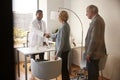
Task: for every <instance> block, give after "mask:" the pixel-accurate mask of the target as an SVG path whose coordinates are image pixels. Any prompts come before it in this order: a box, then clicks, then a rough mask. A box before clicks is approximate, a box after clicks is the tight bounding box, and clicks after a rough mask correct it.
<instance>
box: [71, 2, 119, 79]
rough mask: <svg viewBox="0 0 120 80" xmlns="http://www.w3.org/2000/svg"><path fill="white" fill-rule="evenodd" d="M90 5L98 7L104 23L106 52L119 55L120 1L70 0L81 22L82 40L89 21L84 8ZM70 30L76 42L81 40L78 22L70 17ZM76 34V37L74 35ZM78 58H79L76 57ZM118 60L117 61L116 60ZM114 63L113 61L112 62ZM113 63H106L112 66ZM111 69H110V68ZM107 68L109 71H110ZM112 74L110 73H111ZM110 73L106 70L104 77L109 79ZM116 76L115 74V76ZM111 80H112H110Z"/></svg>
mask: <svg viewBox="0 0 120 80" xmlns="http://www.w3.org/2000/svg"><path fill="white" fill-rule="evenodd" d="M90 4H94V5H96V6H98V8H99V12H100V15H101V16H102V17H103V18H104V20H105V23H106V30H105V41H106V47H107V51H108V53H109V54H111V55H120V53H119V49H120V42H119V41H120V20H119V19H120V15H119V14H120V0H71V9H72V10H74V11H75V12H76V13H77V14H78V15H79V17H80V18H81V20H82V22H83V27H84V39H85V36H86V33H87V30H88V27H89V23H90V20H88V19H87V17H86V12H85V11H86V7H87V6H88V5H90ZM71 17H72V18H71V25H72V26H71V28H72V32H73V35H74V36H75V38H76V41H78V42H79V41H80V40H81V28H80V24H79V22H78V20H76V18H75V17H74V16H71ZM76 34H77V35H76ZM78 58H79V57H78ZM117 60H118V59H117ZM113 62H114V61H113ZM113 62H111V63H109V61H108V63H109V64H113ZM111 68H112V67H111ZM111 68H109V69H111ZM111 73H112V72H111ZM110 75H111V74H110V73H108V72H107V70H106V71H105V72H104V76H106V77H108V78H110ZM115 75H117V74H115ZM112 80H113V79H112Z"/></svg>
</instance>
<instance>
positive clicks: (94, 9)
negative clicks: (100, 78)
mask: <svg viewBox="0 0 120 80" xmlns="http://www.w3.org/2000/svg"><path fill="white" fill-rule="evenodd" d="M87 9H90V10H92V12H93V13H95V14H97V13H98V8H97V6H95V5H89V6H88V7H87Z"/></svg>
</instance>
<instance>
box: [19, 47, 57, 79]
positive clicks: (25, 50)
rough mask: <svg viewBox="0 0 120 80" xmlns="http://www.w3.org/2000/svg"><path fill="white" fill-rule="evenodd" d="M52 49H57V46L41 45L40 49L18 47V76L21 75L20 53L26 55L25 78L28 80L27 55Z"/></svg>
mask: <svg viewBox="0 0 120 80" xmlns="http://www.w3.org/2000/svg"><path fill="white" fill-rule="evenodd" d="M50 51H55V48H54V47H52V48H48V47H40V48H39V49H37V48H17V63H18V77H20V67H19V66H20V65H19V53H21V54H23V55H24V60H25V80H27V56H29V55H31V54H38V53H43V52H50Z"/></svg>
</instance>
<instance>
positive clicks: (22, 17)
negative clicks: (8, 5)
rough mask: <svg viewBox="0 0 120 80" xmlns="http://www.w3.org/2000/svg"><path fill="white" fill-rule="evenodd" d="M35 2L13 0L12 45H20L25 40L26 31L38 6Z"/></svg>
mask: <svg viewBox="0 0 120 80" xmlns="http://www.w3.org/2000/svg"><path fill="white" fill-rule="evenodd" d="M37 2H38V1H37V0H13V19H14V27H13V29H14V47H18V46H19V47H22V46H24V44H25V43H26V42H27V32H29V29H30V26H31V23H32V20H33V18H34V17H35V12H36V10H37V8H38V4H37Z"/></svg>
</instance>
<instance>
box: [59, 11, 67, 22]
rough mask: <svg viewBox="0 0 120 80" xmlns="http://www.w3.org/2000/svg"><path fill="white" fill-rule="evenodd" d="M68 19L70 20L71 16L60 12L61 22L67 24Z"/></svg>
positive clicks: (65, 12)
mask: <svg viewBox="0 0 120 80" xmlns="http://www.w3.org/2000/svg"><path fill="white" fill-rule="evenodd" d="M68 18H69V15H68V13H67V11H61V12H60V14H59V19H60V20H61V21H64V22H67V20H68Z"/></svg>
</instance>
